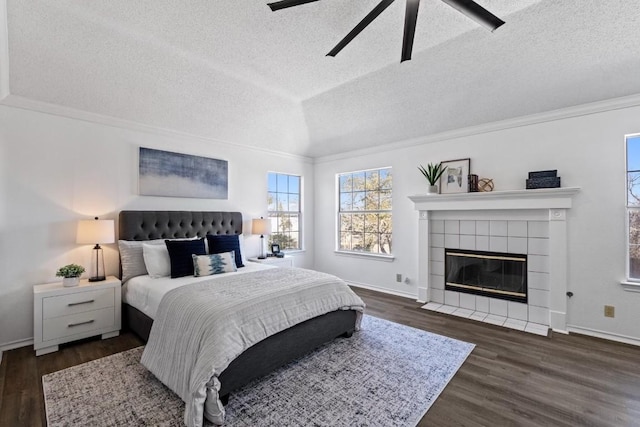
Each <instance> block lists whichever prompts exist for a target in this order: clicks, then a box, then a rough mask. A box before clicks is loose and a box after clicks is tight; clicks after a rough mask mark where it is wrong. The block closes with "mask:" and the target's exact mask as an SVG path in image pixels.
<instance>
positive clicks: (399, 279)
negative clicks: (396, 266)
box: [396, 273, 402, 283]
mask: <svg viewBox="0 0 640 427" xmlns="http://www.w3.org/2000/svg"><path fill="white" fill-rule="evenodd" d="M396 282H398V283H401V282H402V274H400V273H398V274H396Z"/></svg>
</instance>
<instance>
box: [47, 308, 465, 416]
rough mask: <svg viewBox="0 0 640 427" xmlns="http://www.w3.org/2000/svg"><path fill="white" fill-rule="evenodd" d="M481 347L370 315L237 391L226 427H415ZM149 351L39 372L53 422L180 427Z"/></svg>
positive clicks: (176, 407) (178, 409) (176, 401)
mask: <svg viewBox="0 0 640 427" xmlns="http://www.w3.org/2000/svg"><path fill="white" fill-rule="evenodd" d="M473 348H474V345H473V344H469V343H466V342H463V341H458V340H454V339H451V338H447V337H444V336H441V335H436V334H432V333H429V332H425V331H422V330H419V329H414V328H410V327H407V326H403V325H399V324H397V323H392V322H388V321H386V320H382V319H378V318H375V317H371V316H365V317H364V319H363V323H362V330H361V331H360V332H357V333H355V334H354V335H353V336H352V337H351V338H348V339H346V338H339V339H337V340H335V341H333V342H331V343H329V344H327V345H325V346H323V347H321V348H319V349H318V350H316V351H314V352H313V353H311V354H309V355H307V356H305V357H303V358H301V359H299V360H298V361H296V362H293V363H291V364H289V365H287V366H285V367H283V368H281V369H279V370H277V371H275V372H273V373H272V374H270V375H267V376H266V377H263V378H262V379H260V380H257V381H254V382H253V383H252V384H250V385H248V386H246V387H245V388H243V389H241V390H239V391H237V392H235V393H233V394H232V395H231V398H230V400H229V404H228V406H227V423H226V424H225V425H226V426H252V427H258V426H276V425H277V426H385V427H388V426H414V425H416V424H417V423H418V422H419V421H420V419H421V418H422V416H423V415H424V414H425V413H426V412H427V410H428V409H429V407H430V406H431V405H432V404H433V402H434V401H435V400H436V399H437V397H438V395H439V394H440V392H442V390H443V389H444V387H445V386H446V385H447V383H448V382H449V381H450V380H451V378H452V377H453V375H454V374H455V373H456V371H457V370H458V369H459V368H460V366H461V365H462V363H464V361H465V359H466V358H467V356H468V355H469V354H470V353H471V351H472V350H473ZM142 350H143V347H139V348H135V349H132V350H129V351H125V352H122V353H118V354H114V355H112V356H108V357H104V358H102V359H98V360H94V361H91V362H88V363H84V364H82V365H78V366H74V367H72V368H69V369H65V370H62V371H58V372H54V373H52V374H49V375H45V376H43V377H42V383H43V389H44V397H45V406H46V411H47V421H48V424H49V426H76V425H77V426H86V425H94V426H176V427H177V426H183V422H182V419H183V411H184V403H183V402H182V401H181V400H180V398H178V397H177V396H176V395H175V394H174V393H173V392H171V391H170V390H169V389H167V388H166V387H165V386H164V385H163V384H162V383H160V382H159V381H158V380H156V378H155V377H154V376H153V375H152V374H151V373H149V372H148V371H147V370H146V369H145V368H144V367H143V366H142V365H140V363H139V362H138V361H139V360H140V356H141V355H142Z"/></svg>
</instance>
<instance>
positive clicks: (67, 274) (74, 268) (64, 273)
mask: <svg viewBox="0 0 640 427" xmlns="http://www.w3.org/2000/svg"><path fill="white" fill-rule="evenodd" d="M82 273H84V267H83V266H81V265H78V264H68V265H65V266H64V267H60V268H59V269H58V271H57V272H56V277H62V286H64V287H67V288H69V287H72V286H78V284H80V276H82Z"/></svg>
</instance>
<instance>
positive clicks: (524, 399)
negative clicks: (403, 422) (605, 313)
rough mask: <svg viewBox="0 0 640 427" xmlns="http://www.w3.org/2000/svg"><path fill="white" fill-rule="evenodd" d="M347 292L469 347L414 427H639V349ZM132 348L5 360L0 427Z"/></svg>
mask: <svg viewBox="0 0 640 427" xmlns="http://www.w3.org/2000/svg"><path fill="white" fill-rule="evenodd" d="M355 290H356V292H357V293H358V294H359V295H360V296H361V297H362V298H363V299H364V300H365V302H366V303H367V313H368V314H371V315H374V316H378V317H381V318H384V319H388V320H391V321H394V322H398V323H402V324H405V325H409V326H412V327H416V328H420V329H424V330H427V331H431V332H435V333H438V334H442V335H446V336H449V337H452V338H457V339H460V340H464V341H468V342H472V343H474V344H476V348H475V349H474V350H473V352H472V353H471V355H470V356H469V358H468V359H467V361H466V362H465V363H464V365H463V366H462V367H461V368H460V370H459V371H458V373H457V374H456V375H455V377H454V378H453V379H452V380H451V382H450V383H449V385H448V386H447V387H446V388H445V390H444V391H443V392H442V394H441V395H440V397H439V398H438V400H437V401H436V402H435V403H434V405H433V406H432V407H431V409H429V412H427V414H426V415H425V416H424V418H423V419H422V421H421V422H420V424H419V425H420V426H430V427H433V426H640V348H639V347H634V346H628V345H624V344H617V343H613V342H608V341H604V340H599V339H595V338H590V337H584V336H579V335H569V336H565V335H560V334H554V335H553V336H552V337H551V338H545V337H540V336H536V335H532V334H527V333H524V332H519V331H514V330H508V329H504V328H500V327H497V326H492V325H487V324H483V323H478V322H474V321H471V320H467V319H460V318H457V317H453V316H447V315H443V314H439V313H433V312H428V311H425V310H422V309H420V308H419V307H420V304H418V303H416V302H415V301H412V300H410V299H406V298H400V297H395V296H390V295H385V294H380V293H377V292H373V291H368V290H362V289H355ZM138 345H141V342H140V340H139V339H138V338H137V337H135V336H133V335H132V334H130V333H124V334H122V335H121V336H119V337H117V338H112V339H109V340H104V341H101V340H90V341H85V342H81V343H74V344H70V345H67V346H65V347H64V348H61V350H60V351H59V352H57V353H53V354H48V355H45V356H40V357H38V358H36V357H35V353H34V351H33V349H32V348H31V347H25V348H21V349H17V350H12V351H9V352H6V353H5V354H4V357H3V359H2V364H1V365H0V426H2V427H5V426H41V425H45V424H46V421H45V415H44V403H43V399H42V386H41V377H42V375H44V374H47V373H50V372H54V371H57V370H60V369H64V368H67V367H70V366H74V365H77V364H80V363H84V362H87V361H90V360H93V359H97V358H99V357H103V356H107V355H110V354H113V353H117V352H120V351H124V350H127V349H130V348H133V347H136V346H138ZM372 421H374V420H372Z"/></svg>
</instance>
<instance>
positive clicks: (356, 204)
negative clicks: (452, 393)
mask: <svg viewBox="0 0 640 427" xmlns="http://www.w3.org/2000/svg"><path fill="white" fill-rule="evenodd" d="M391 183H392V176H391V168H384V169H372V170H367V171H359V172H350V173H343V174H339V175H338V199H339V203H340V205H339V209H338V250H341V251H350V252H364V253H371V254H384V255H391V238H392V233H391V231H392V224H391V190H392V186H391Z"/></svg>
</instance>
